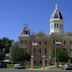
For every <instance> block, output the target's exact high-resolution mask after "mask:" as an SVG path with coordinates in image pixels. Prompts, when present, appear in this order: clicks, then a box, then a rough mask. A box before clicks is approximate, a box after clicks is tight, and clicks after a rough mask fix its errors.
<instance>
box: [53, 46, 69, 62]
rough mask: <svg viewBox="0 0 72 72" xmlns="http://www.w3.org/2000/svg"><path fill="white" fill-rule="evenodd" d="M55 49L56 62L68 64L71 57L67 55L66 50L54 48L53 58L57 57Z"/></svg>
mask: <svg viewBox="0 0 72 72" xmlns="http://www.w3.org/2000/svg"><path fill="white" fill-rule="evenodd" d="M55 48H56V60H57V61H60V62H67V61H68V59H69V55H68V54H67V50H66V48H62V47H60V48H58V47H57V46H53V49H52V57H53V58H54V57H55Z"/></svg>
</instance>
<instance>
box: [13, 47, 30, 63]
mask: <svg viewBox="0 0 72 72" xmlns="http://www.w3.org/2000/svg"><path fill="white" fill-rule="evenodd" d="M25 60H27V61H29V60H30V55H29V54H28V53H27V52H26V51H25V50H24V49H23V48H15V49H14V50H13V53H12V61H13V62H15V63H17V62H25Z"/></svg>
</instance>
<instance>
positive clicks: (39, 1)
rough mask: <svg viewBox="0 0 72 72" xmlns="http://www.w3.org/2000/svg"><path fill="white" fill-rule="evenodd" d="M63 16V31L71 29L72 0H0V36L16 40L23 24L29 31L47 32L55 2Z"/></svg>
mask: <svg viewBox="0 0 72 72" xmlns="http://www.w3.org/2000/svg"><path fill="white" fill-rule="evenodd" d="M56 3H57V4H58V8H59V10H60V12H61V14H62V15H63V18H64V31H65V32H71V31H72V0H0V38H2V37H8V38H10V39H14V40H18V37H19V35H20V32H21V30H22V28H23V24H28V25H29V28H30V30H31V32H35V33H36V32H39V31H42V32H45V33H49V19H50V16H51V14H52V12H53V10H54V8H55V4H56Z"/></svg>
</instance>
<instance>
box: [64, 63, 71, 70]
mask: <svg viewBox="0 0 72 72" xmlns="http://www.w3.org/2000/svg"><path fill="white" fill-rule="evenodd" d="M64 70H72V64H65V65H64Z"/></svg>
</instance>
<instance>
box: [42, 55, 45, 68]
mask: <svg viewBox="0 0 72 72" xmlns="http://www.w3.org/2000/svg"><path fill="white" fill-rule="evenodd" d="M42 66H43V68H45V55H43V56H42Z"/></svg>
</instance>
